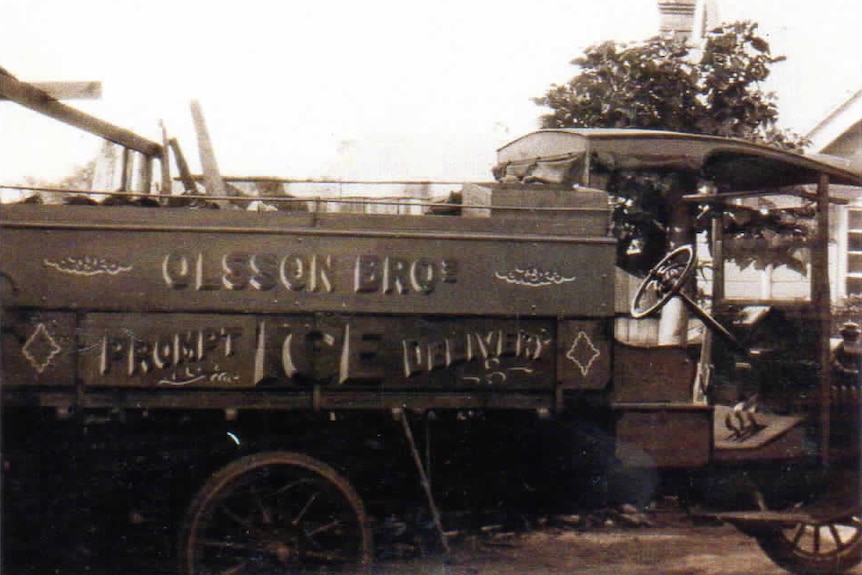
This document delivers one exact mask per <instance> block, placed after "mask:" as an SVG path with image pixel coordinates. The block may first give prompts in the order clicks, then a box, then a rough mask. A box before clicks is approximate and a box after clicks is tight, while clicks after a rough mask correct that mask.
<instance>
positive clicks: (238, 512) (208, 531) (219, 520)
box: [180, 452, 372, 575]
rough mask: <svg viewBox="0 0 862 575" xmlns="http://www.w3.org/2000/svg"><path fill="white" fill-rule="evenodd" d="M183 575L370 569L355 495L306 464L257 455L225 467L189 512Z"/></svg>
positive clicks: (293, 457)
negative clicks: (367, 566)
mask: <svg viewBox="0 0 862 575" xmlns="http://www.w3.org/2000/svg"><path fill="white" fill-rule="evenodd" d="M180 550H181V558H180V560H181V572H182V573H185V574H186V575H253V574H260V575H263V574H267V575H269V574H274V573H291V574H293V573H296V574H299V573H356V572H357V571H361V570H362V566H364V565H368V564H369V563H370V562H371V557H372V552H371V531H370V529H369V526H368V521H367V517H366V515H365V509H364V507H363V505H362V501H361V500H360V498H359V495H358V494H357V493H356V491H355V490H354V489H353V487H352V486H351V485H350V483H348V482H347V480H346V479H344V478H343V477H342V476H341V475H339V474H338V473H337V472H336V471H335V470H334V469H332V468H331V467H329V466H328V465H326V464H324V463H322V462H320V461H317V460H316V459H313V458H311V457H308V456H305V455H301V454H297V453H287V452H270V453H260V454H256V455H251V456H248V457H244V458H242V459H238V460H237V461H234V462H233V463H231V464H230V465H228V466H226V467H224V468H223V469H221V470H220V471H219V472H217V473H216V474H215V475H213V476H212V477H211V478H210V479H209V481H207V483H206V484H205V485H204V487H203V488H202V489H201V490H200V492H199V493H198V494H197V496H196V497H195V499H194V501H193V502H192V504H191V506H190V507H189V510H188V513H187V516H186V522H185V526H184V529H183V533H182V537H181V541H180Z"/></svg>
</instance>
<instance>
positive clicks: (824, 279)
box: [811, 174, 832, 467]
mask: <svg viewBox="0 0 862 575" xmlns="http://www.w3.org/2000/svg"><path fill="white" fill-rule="evenodd" d="M812 249H813V253H812V254H811V255H812V258H811V276H812V277H811V303H812V305H813V306H814V310H815V313H816V314H817V324H818V328H819V330H820V334H819V335H820V337H819V338H818V347H819V349H818V358H819V363H820V370H819V371H820V372H819V374H818V375H819V376H820V458H821V462H822V463H823V466H824V467H826V466H828V465H829V439H830V438H829V431H830V426H831V402H832V378H831V371H832V370H831V369H830V359H831V357H830V356H831V349H830V348H829V334H830V332H831V331H832V310H831V306H830V304H831V294H830V290H829V176H827V175H826V174H821V175H820V179H819V180H818V182H817V234H816V237H815V241H814V246H813V247H812Z"/></svg>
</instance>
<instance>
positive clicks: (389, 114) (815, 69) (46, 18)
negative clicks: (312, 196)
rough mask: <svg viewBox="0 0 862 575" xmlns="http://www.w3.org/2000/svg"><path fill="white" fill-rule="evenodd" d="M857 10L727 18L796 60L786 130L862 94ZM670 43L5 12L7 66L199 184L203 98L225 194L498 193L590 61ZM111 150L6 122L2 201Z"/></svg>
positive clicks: (44, 123)
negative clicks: (578, 67)
mask: <svg viewBox="0 0 862 575" xmlns="http://www.w3.org/2000/svg"><path fill="white" fill-rule="evenodd" d="M857 4H859V2H858V0H818V1H817V2H811V1H801V0H780V1H779V0H776V1H768V0H718V5H719V13H720V17H721V19H722V20H736V19H752V20H755V21H757V22H759V23H760V25H761V31H762V33H763V34H764V35H765V37H766V38H767V39H768V40H769V41H770V43H771V44H772V49H773V52H774V53H777V54H785V55H787V56H788V61H787V62H785V63H782V64H780V65H778V66H777V67H776V68H775V72H774V82H771V83H770V85H769V88H770V89H773V90H776V91H777V92H778V95H779V109H780V111H781V116H782V120H783V122H782V124H783V125H784V127H789V128H792V129H795V130H797V131H800V132H806V131H807V130H808V129H810V128H811V127H813V125H814V124H815V123H816V121H817V120H818V119H819V118H821V117H822V116H823V115H824V114H825V113H826V112H828V111H829V110H830V109H831V108H833V107H834V106H835V105H836V104H838V103H839V102H840V101H842V100H843V99H845V98H846V97H847V96H849V95H850V93H852V92H853V91H855V90H856V89H859V88H860V87H862V66H860V55H862V49H860V47H862V46H860V39H859V33H858V23H859V16H860V13H862V9H860V8H859V7H857ZM657 29H658V9H657V7H656V0H602V1H601V2H596V1H595V0H590V1H587V0H567V1H562V0H559V1H558V0H531V1H530V2H508V1H505V0H497V1H490V0H435V1H433V2H429V1H427V0H425V1H418V0H417V1H410V0H365V1H356V0H353V1H348V0H315V1H308V0H306V1H303V2H299V1H289V0H284V1H263V0H244V1H243V2H237V1H232V2H212V1H205V0H204V1H196V0H195V1H193V0H146V1H139V0H124V1H117V0H74V1H72V0H3V1H2V2H0V66H3V67H5V68H6V69H7V70H8V71H9V72H10V73H12V74H14V75H16V76H17V77H18V78H19V79H21V80H24V81H60V80H99V81H101V82H102V86H103V97H102V99H101V100H98V101H71V102H69V103H70V104H71V105H73V106H75V107H78V108H80V109H82V110H85V111H87V112H90V113H92V114H94V115H96V116H98V117H101V118H103V119H105V120H108V121H110V122H112V123H115V124H117V125H120V126H123V127H126V128H130V129H132V130H134V131H136V132H138V133H140V134H141V135H144V136H146V137H149V138H151V139H155V140H158V139H159V138H160V133H159V129H158V122H159V120H160V119H163V120H164V121H165V123H166V125H167V128H168V130H169V132H170V133H171V134H172V135H174V136H176V137H177V138H178V139H179V141H180V144H181V146H182V147H183V149H184V151H185V153H186V156H187V158H188V159H189V161H190V163H191V164H192V169H193V170H195V171H198V170H199V167H198V166H199V162H198V159H197V153H196V140H195V137H194V132H193V130H192V127H191V117H190V114H189V112H188V109H189V108H188V103H189V101H190V100H191V99H192V98H197V99H198V100H199V101H200V102H201V105H202V106H203V110H204V113H205V115H206V118H207V123H208V126H209V129H210V132H211V135H212V138H213V141H214V144H215V148H216V155H217V157H218V161H219V165H220V167H221V170H222V172H223V173H225V174H233V175H278V176H285V177H324V176H332V177H338V176H340V177H344V178H351V177H354V178H356V177H362V178H378V179H382V178H388V179H395V178H431V179H448V180H453V179H454V180H458V179H488V178H489V176H490V166H491V165H492V164H493V162H494V153H495V149H496V148H497V147H498V146H500V145H502V144H504V143H505V142H507V141H508V140H511V139H514V138H515V137H517V136H518V135H521V134H522V133H525V132H527V131H530V130H532V129H535V128H536V127H537V125H538V117H539V116H540V115H541V114H542V113H543V111H544V110H543V109H542V108H539V107H538V106H536V105H534V104H533V103H532V102H531V101H530V98H531V97H534V96H540V95H541V94H542V93H543V92H544V91H545V89H546V88H547V87H548V86H549V85H550V84H551V83H554V82H556V83H562V82H565V81H566V80H567V79H568V78H570V77H571V76H572V75H573V73H574V72H575V68H574V67H572V66H570V65H569V63H568V62H569V61H570V60H571V59H572V58H574V57H576V56H578V55H579V54H580V53H581V52H582V50H583V48H584V47H586V46H587V45H589V44H593V43H595V42H598V41H601V40H607V39H613V40H619V41H628V40H635V39H643V38H646V37H649V36H651V35H654V34H655V33H656V32H657ZM99 143H100V141H99V140H98V139H97V138H94V137H92V136H88V135H86V134H82V133H81V132H79V131H78V130H76V129H74V128H70V127H67V126H63V125H61V124H58V123H57V122H54V121H53V120H49V119H47V118H44V117H42V116H40V115H38V114H36V113H34V112H31V111H29V110H25V109H22V108H20V107H18V106H17V105H15V104H12V103H9V102H0V183H3V182H5V183H14V182H20V181H21V180H22V179H23V177H24V176H28V175H29V176H34V177H38V178H41V179H52V178H58V177H62V176H63V175H66V174H67V173H69V172H70V171H71V170H72V169H73V167H74V165H76V164H83V163H84V162H86V161H87V160H88V159H89V158H90V157H92V155H93V154H94V153H95V151H96V150H97V148H98V146H99Z"/></svg>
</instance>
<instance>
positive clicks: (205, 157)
mask: <svg viewBox="0 0 862 575" xmlns="http://www.w3.org/2000/svg"><path fill="white" fill-rule="evenodd" d="M191 110H192V120H193V121H194V125H195V131H196V132H197V135H198V152H199V154H200V159H201V168H202V169H203V171H204V185H205V186H206V192H207V195H208V196H220V197H222V196H225V195H235V194H234V193H233V190H228V189H227V188H226V186H225V185H224V180H222V177H221V173H220V172H219V169H218V162H216V157H215V151H214V150H213V145H212V141H211V140H210V134H209V130H207V125H206V121H205V120H204V114H203V111H202V110H201V105H200V103H199V102H198V101H197V100H192V102H191Z"/></svg>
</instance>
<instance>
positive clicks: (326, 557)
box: [302, 549, 351, 563]
mask: <svg viewBox="0 0 862 575" xmlns="http://www.w3.org/2000/svg"><path fill="white" fill-rule="evenodd" d="M302 555H303V556H305V557H308V558H310V559H315V560H317V561H326V562H328V563H347V562H349V561H350V560H351V558H350V557H349V556H348V555H345V554H344V553H341V552H338V551H316V550H312V549H306V550H305V551H303V553H302Z"/></svg>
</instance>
